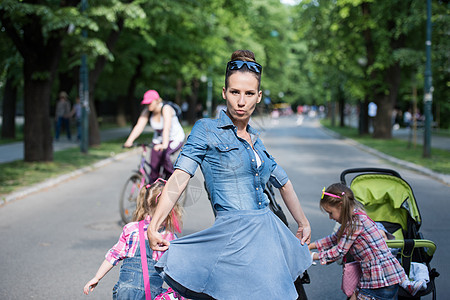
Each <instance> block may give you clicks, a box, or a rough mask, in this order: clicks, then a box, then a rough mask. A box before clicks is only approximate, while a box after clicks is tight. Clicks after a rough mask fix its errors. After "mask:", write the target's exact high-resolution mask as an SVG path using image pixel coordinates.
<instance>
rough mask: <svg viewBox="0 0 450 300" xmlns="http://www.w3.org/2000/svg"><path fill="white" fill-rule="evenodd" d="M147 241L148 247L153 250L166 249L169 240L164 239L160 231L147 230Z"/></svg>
mask: <svg viewBox="0 0 450 300" xmlns="http://www.w3.org/2000/svg"><path fill="white" fill-rule="evenodd" d="M147 236H148V242H149V243H150V248H152V250H154V251H166V250H167V249H169V245H170V242H169V241H167V240H165V239H164V238H163V237H162V235H161V233H159V232H157V231H156V232H153V231H150V230H147Z"/></svg>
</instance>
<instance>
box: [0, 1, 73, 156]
mask: <svg viewBox="0 0 450 300" xmlns="http://www.w3.org/2000/svg"><path fill="white" fill-rule="evenodd" d="M75 4H76V1H64V2H61V3H59V2H58V3H57V4H55V3H54V2H49V1H42V2H40V3H36V1H14V0H5V1H2V3H1V4H0V22H1V25H2V27H3V28H5V30H6V33H7V35H8V36H9V37H10V39H11V40H12V41H13V43H14V45H15V47H16V48H17V50H18V51H19V53H20V54H21V56H22V57H23V79H24V109H25V125H24V158H25V161H51V160H53V147H52V135H51V130H50V129H51V122H50V117H49V116H50V111H49V110H50V96H51V95H50V94H51V87H52V84H53V80H54V78H55V75H56V73H57V69H58V63H59V59H60V57H61V51H62V46H61V42H62V40H63V38H64V35H66V31H67V28H68V26H69V24H70V22H71V21H72V20H73V21H75V20H74V19H76V16H77V15H78V13H77V12H76V9H75V8H74V7H73V5H75Z"/></svg>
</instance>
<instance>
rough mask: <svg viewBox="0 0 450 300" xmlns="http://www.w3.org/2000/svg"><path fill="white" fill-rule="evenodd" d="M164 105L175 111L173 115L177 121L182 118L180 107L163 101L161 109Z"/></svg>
mask: <svg viewBox="0 0 450 300" xmlns="http://www.w3.org/2000/svg"><path fill="white" fill-rule="evenodd" d="M166 104H168V105H170V106H172V108H173V109H174V110H175V115H176V116H177V118H178V120H181V116H182V113H183V111H182V110H181V107H180V106H179V105H178V104H176V103H175V102H172V101H164V102H163V107H164V105H166ZM161 113H162V108H161Z"/></svg>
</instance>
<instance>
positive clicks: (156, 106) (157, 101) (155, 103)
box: [148, 98, 161, 112]
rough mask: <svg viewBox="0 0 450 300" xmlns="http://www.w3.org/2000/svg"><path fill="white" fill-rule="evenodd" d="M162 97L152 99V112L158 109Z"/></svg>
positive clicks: (150, 105) (150, 109)
mask: <svg viewBox="0 0 450 300" xmlns="http://www.w3.org/2000/svg"><path fill="white" fill-rule="evenodd" d="M160 99H161V98H160ZM160 99H157V100H154V101H152V103H150V104H149V105H148V110H149V111H151V112H154V111H155V110H156V109H158V107H159V103H161V100H160Z"/></svg>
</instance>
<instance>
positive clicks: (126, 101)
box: [117, 55, 144, 126]
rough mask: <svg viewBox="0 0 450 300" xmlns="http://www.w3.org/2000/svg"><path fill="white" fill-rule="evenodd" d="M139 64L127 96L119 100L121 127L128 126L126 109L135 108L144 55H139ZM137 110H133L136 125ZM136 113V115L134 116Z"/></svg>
mask: <svg viewBox="0 0 450 300" xmlns="http://www.w3.org/2000/svg"><path fill="white" fill-rule="evenodd" d="M137 58H138V63H137V66H136V68H135V71H134V74H133V76H132V77H131V79H130V82H129V84H128V90H127V95H126V96H125V98H123V97H120V98H119V105H118V112H117V124H118V125H119V126H125V125H126V117H125V116H126V111H127V110H126V107H127V106H128V107H129V106H131V105H132V106H133V107H134V104H135V103H134V99H135V96H134V91H135V90H136V85H137V81H138V79H139V78H140V77H141V75H142V66H143V65H144V58H143V57H142V55H138V57H137ZM134 110H135V109H133V108H132V109H131V112H132V114H131V116H132V117H131V120H132V123H133V124H134V122H135V119H136V113H135V112H134ZM133 113H134V114H133Z"/></svg>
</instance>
